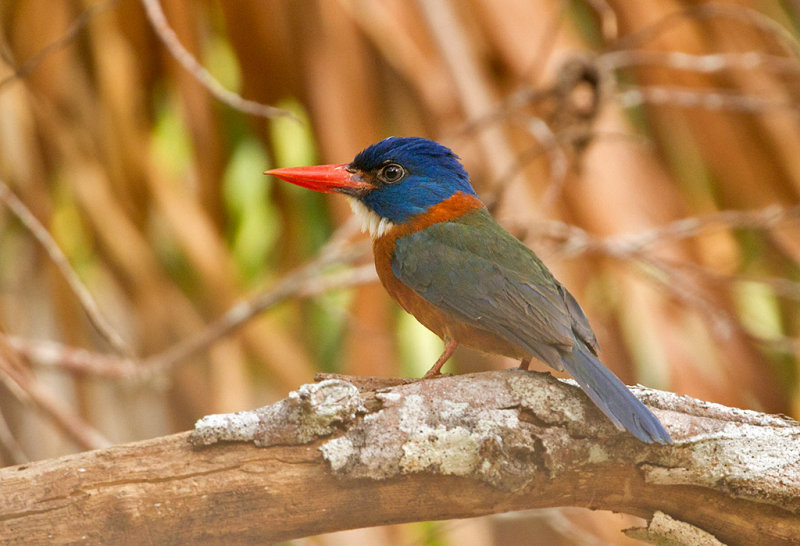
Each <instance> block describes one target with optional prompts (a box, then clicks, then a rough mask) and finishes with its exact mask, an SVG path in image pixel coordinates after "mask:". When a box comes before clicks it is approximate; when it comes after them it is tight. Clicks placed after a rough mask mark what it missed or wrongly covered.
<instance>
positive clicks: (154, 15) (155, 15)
mask: <svg viewBox="0 0 800 546" xmlns="http://www.w3.org/2000/svg"><path fill="white" fill-rule="evenodd" d="M142 4H143V5H144V9H145V12H146V13H147V18H148V19H149V20H150V24H152V25H153V30H155V32H156V34H157V35H158V37H159V39H160V40H161V42H162V43H163V44H164V45H165V46H166V47H167V49H168V50H169V52H170V54H171V55H172V57H173V58H174V59H175V60H176V61H178V63H180V65H181V66H183V68H184V69H186V71H187V72H189V74H191V75H192V76H194V78H195V79H196V80H197V81H198V82H200V84H201V85H202V86H203V87H205V88H206V89H207V90H208V92H209V93H211V94H212V95H213V96H214V97H215V98H216V99H217V100H218V101H220V102H222V103H224V104H227V105H228V106H230V107H231V108H234V109H235V110H239V111H240V112H244V113H246V114H252V115H254V116H260V117H264V118H280V117H288V118H291V119H294V120H295V121H298V122H299V121H300V118H298V117H297V116H296V115H294V114H293V113H292V112H289V111H288V110H284V109H283V108H276V107H274V106H270V105H268V104H262V103H260V102H256V101H253V100H248V99H245V98H244V97H242V96H241V95H239V94H237V93H234V92H233V91H231V90H230V89H227V88H226V87H225V86H224V85H222V84H221V83H220V82H219V81H218V80H217V79H216V78H214V76H212V75H211V73H210V72H209V71H208V70H207V69H206V68H205V67H204V66H203V65H201V64H200V63H199V62H198V61H197V59H195V58H194V56H193V55H192V54H191V53H189V51H188V50H187V49H186V48H185V47H184V46H183V44H182V43H181V41H180V40H179V39H178V35H177V34H175V31H174V30H172V28H171V27H170V26H169V23H167V18H166V16H165V15H164V11H163V10H162V9H161V4H160V3H159V1H158V0H142Z"/></svg>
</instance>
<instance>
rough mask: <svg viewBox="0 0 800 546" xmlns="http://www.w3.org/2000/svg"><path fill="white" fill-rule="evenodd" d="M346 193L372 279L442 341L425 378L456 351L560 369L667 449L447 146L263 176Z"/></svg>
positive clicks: (542, 268) (398, 146)
mask: <svg viewBox="0 0 800 546" xmlns="http://www.w3.org/2000/svg"><path fill="white" fill-rule="evenodd" d="M265 174H270V175H272V176H275V177H277V178H280V179H282V180H285V181H287V182H291V183H293V184H296V185H298V186H302V187H305V188H308V189H311V190H315V191H318V192H324V193H340V194H342V195H344V196H345V197H346V198H347V199H348V201H349V202H350V205H351V207H352V209H353V212H354V213H355V215H356V216H357V217H358V218H359V219H360V220H361V223H362V227H363V229H364V231H367V232H369V235H370V237H371V238H372V249H373V253H374V256H375V268H376V270H377V272H378V277H379V278H380V280H381V283H382V284H383V286H384V287H385V288H386V290H387V291H388V292H389V294H390V295H391V296H392V298H394V300H395V301H397V303H399V304H400V306H401V307H402V308H403V309H405V310H406V311H407V312H409V313H411V314H412V315H414V317H416V319H417V320H418V321H419V322H421V323H422V324H423V325H424V326H426V327H427V328H428V329H429V330H431V331H433V332H434V333H435V334H436V335H438V336H439V337H440V338H441V339H442V340H443V341H444V352H443V353H442V355H441V356H440V357H439V359H438V360H437V361H436V363H435V364H434V365H433V366H432V367H431V369H430V370H429V371H428V372H427V373H426V374H425V377H426V378H428V377H434V376H437V375H439V374H440V370H441V368H442V366H443V365H444V363H445V362H446V361H447V360H448V359H449V358H450V356H451V355H452V354H453V352H454V351H455V350H456V347H457V346H458V345H459V344H461V345H464V346H467V347H471V348H474V349H478V350H480V351H483V352H486V353H494V354H500V355H505V356H508V357H512V358H515V359H519V360H520V362H521V363H520V368H522V369H525V370H527V369H528V366H529V364H530V361H531V359H532V358H536V359H538V360H540V361H542V362H544V363H545V364H547V365H549V366H550V367H552V368H554V369H556V370H566V371H567V372H568V373H569V374H570V375H571V376H572V377H573V378H574V379H575V380H576V381H577V383H578V385H580V387H581V388H582V389H583V390H584V392H586V394H587V395H588V396H589V398H590V399H591V400H592V401H593V402H594V403H595V404H596V405H597V407H599V408H600V409H601V410H602V411H603V412H604V413H605V414H606V415H607V416H608V418H609V419H610V420H611V421H612V422H613V423H614V425H615V426H616V427H617V428H618V429H620V430H627V431H629V432H630V433H631V434H633V435H634V436H635V437H636V438H638V439H639V440H641V441H642V442H646V443H659V444H671V443H672V439H671V438H670V436H669V433H667V431H666V430H665V429H664V427H663V426H662V425H661V423H660V422H659V421H658V419H657V418H656V417H655V415H653V413H652V412H651V411H650V410H649V409H648V408H647V407H646V406H645V405H644V404H642V402H641V401H640V400H639V399H638V398H636V397H635V396H634V395H633V394H632V393H631V392H630V390H628V388H627V387H626V386H625V384H624V383H623V382H622V381H620V379H619V378H618V377H617V376H616V375H614V374H613V373H612V372H611V371H610V370H609V369H608V368H606V367H605V366H604V365H603V364H602V363H601V362H600V360H599V358H598V343H597V338H596V337H595V335H594V333H593V332H592V328H591V326H589V321H588V320H587V318H586V315H585V314H584V312H583V310H582V309H581V307H580V305H578V302H577V301H576V300H575V298H574V297H573V296H572V294H570V293H569V292H568V291H567V289H566V288H564V286H562V285H561V283H560V282H558V281H557V280H556V279H555V277H553V274H552V273H551V272H550V270H549V269H548V268H547V266H546V265H545V264H544V262H542V260H541V259H539V257H538V256H537V255H536V254H535V253H534V252H533V251H532V250H531V249H529V248H528V247H527V246H525V245H524V244H523V243H522V242H520V241H519V240H518V239H517V238H515V237H514V236H513V235H511V234H510V233H508V232H507V231H506V230H505V229H503V228H502V227H501V226H500V224H498V223H497V222H496V221H495V220H494V219H493V218H492V217H491V215H490V214H489V211H488V210H487V209H486V206H485V205H484V204H483V203H482V202H481V200H480V199H479V198H478V195H477V194H476V193H475V190H474V189H473V188H472V185H471V183H470V179H469V175H468V174H467V171H466V170H465V169H464V167H463V166H462V165H461V162H460V160H459V158H458V156H456V155H455V154H454V153H453V152H452V151H451V150H450V149H449V148H447V147H445V146H443V145H441V144H439V143H437V142H434V141H432V140H428V139H425V138H420V137H390V138H387V139H385V140H382V141H380V142H378V143H377V144H373V145H372V146H369V147H367V148H365V149H364V150H363V151H361V152H360V153H358V155H356V156H355V158H354V159H353V161H351V162H350V163H345V164H337V165H316V166H311V167H293V168H283V169H273V170H269V171H266V173H265Z"/></svg>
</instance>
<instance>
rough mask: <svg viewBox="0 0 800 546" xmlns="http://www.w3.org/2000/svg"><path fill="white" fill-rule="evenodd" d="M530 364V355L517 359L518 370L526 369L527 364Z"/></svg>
mask: <svg viewBox="0 0 800 546" xmlns="http://www.w3.org/2000/svg"><path fill="white" fill-rule="evenodd" d="M530 365H531V357H528V358H523V359H522V360H520V361H519V369H520V370H527V369H528V366H530Z"/></svg>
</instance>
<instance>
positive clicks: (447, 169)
mask: <svg viewBox="0 0 800 546" xmlns="http://www.w3.org/2000/svg"><path fill="white" fill-rule="evenodd" d="M267 174H272V175H274V176H277V177H278V178H281V179H283V180H286V181H288V182H292V183H294V184H298V185H300V186H303V187H306V188H310V189H312V190H316V191H321V192H337V193H343V194H345V195H348V196H350V197H351V198H353V199H355V200H356V201H357V202H358V203H360V204H361V205H364V207H366V211H363V212H366V213H367V214H368V215H369V216H370V217H372V215H375V216H377V217H378V220H380V219H385V220H387V221H389V222H391V223H392V224H402V223H404V222H406V221H408V220H409V219H410V218H412V217H414V216H416V215H417V214H420V213H423V212H425V211H427V210H428V209H429V208H430V207H432V206H433V205H436V204H438V203H441V202H442V201H444V200H445V199H447V198H448V197H450V196H452V195H453V194H455V193H458V192H463V193H465V194H468V195H472V196H476V195H475V190H473V189H472V186H471V185H470V183H469V175H468V174H467V171H465V170H464V167H463V166H461V163H460V162H459V160H458V156H456V155H455V154H454V153H453V152H452V151H450V150H449V149H448V148H445V147H444V146H442V145H441V144H438V143H436V142H433V141H432V140H428V139H425V138H419V137H408V138H399V137H390V138H387V139H386V140H382V141H380V142H378V143H377V144H373V145H372V146H370V147H368V148H366V149H365V150H363V151H362V152H360V153H359V154H358V155H357V156H356V157H355V159H353V161H352V162H351V163H349V164H343V165H318V166H314V167H295V168H288V169H274V170H271V171H267ZM476 197H477V196H476ZM355 209H356V210H357V212H362V210H361V209H363V207H361V206H358V207H355Z"/></svg>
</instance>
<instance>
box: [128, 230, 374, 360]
mask: <svg viewBox="0 0 800 546" xmlns="http://www.w3.org/2000/svg"><path fill="white" fill-rule="evenodd" d="M366 250H367V245H366V244H354V245H350V246H348V247H345V248H342V249H340V250H339V251H337V252H320V254H319V255H318V256H317V259H316V260H314V261H313V262H311V263H309V264H307V265H306V266H304V267H302V268H300V269H299V270H296V271H294V272H292V273H291V274H289V275H287V276H286V277H284V278H283V279H282V280H281V281H279V282H278V283H277V284H276V285H275V286H273V287H272V288H271V289H270V290H268V291H265V292H262V293H261V294H259V295H258V296H256V297H255V298H253V299H251V300H248V301H243V302H241V303H239V304H237V305H234V306H233V307H232V308H230V309H229V310H228V311H227V312H225V313H224V314H223V315H222V316H221V317H219V318H218V319H217V320H215V321H214V322H212V323H211V324H209V325H207V326H206V327H204V328H203V329H202V330H200V331H199V332H197V333H195V334H194V335H192V336H191V337H189V338H187V339H185V340H183V341H181V342H179V343H176V344H175V345H173V346H171V347H170V348H169V349H167V350H165V351H163V352H161V353H158V354H156V355H153V356H151V357H148V358H147V359H146V360H145V361H144V366H142V367H141V368H140V371H141V372H142V373H144V374H145V375H147V376H153V375H158V374H163V373H164V372H165V371H166V369H168V368H170V367H172V366H173V365H175V364H176V363H177V362H180V361H182V360H184V359H186V358H188V357H189V356H191V355H193V354H196V353H197V352H199V351H202V350H204V349H206V348H208V347H209V346H211V345H212V344H213V343H214V342H216V341H217V340H219V339H221V338H223V337H225V336H228V335H230V334H232V333H233V332H235V331H237V330H239V329H240V328H242V327H243V326H244V325H245V324H247V323H248V322H249V321H250V320H252V319H253V317H255V316H256V315H258V314H259V313H262V312H263V311H265V310H266V309H268V308H270V307H274V306H275V305H278V304H279V303H282V302H284V301H286V300H287V299H289V298H291V297H293V296H304V297H308V296H312V295H316V294H319V293H321V292H323V291H326V290H332V289H334V288H337V289H338V288H347V287H350V286H356V285H360V284H364V283H365V282H372V281H374V280H376V279H377V276H376V274H375V268H374V266H372V265H369V266H364V267H360V268H355V269H350V270H348V271H345V272H342V273H339V274H337V275H335V276H334V277H333V279H327V281H326V280H324V277H321V272H322V270H323V269H325V268H326V267H329V266H331V265H334V264H346V263H352V262H353V261H355V260H357V259H359V258H361V257H363V256H364V255H365V253H366Z"/></svg>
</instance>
